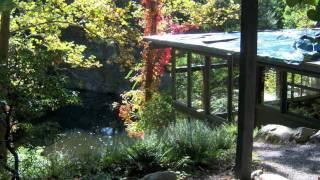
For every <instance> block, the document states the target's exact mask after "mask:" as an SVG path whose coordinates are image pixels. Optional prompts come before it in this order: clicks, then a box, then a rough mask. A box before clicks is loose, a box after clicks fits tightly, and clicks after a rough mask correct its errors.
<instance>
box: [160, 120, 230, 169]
mask: <svg viewBox="0 0 320 180" xmlns="http://www.w3.org/2000/svg"><path fill="white" fill-rule="evenodd" d="M233 127H234V126H233V125H222V126H220V127H216V128H214V129H213V128H210V126H209V125H208V124H206V123H204V122H201V121H196V120H192V121H187V120H182V121H179V122H177V123H176V124H175V125H171V126H170V127H169V128H168V129H167V130H166V131H165V134H164V138H163V139H165V141H164V144H165V145H166V147H167V149H170V148H171V150H170V153H168V154H167V155H166V156H167V158H166V160H167V163H172V164H175V165H174V166H175V167H177V168H179V166H188V165H200V166H210V165H212V164H213V162H215V161H217V160H222V159H221V158H219V157H220V155H221V153H222V154H223V153H227V154H228V155H227V156H226V157H228V156H229V155H230V154H229V153H230V152H232V151H228V150H232V149H234V147H235V139H236V136H235V133H233V131H234V128H233ZM181 162H183V163H181Z"/></svg>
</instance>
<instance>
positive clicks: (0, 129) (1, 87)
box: [0, 11, 10, 161]
mask: <svg viewBox="0 0 320 180" xmlns="http://www.w3.org/2000/svg"><path fill="white" fill-rule="evenodd" d="M9 31H10V11H4V12H2V13H1V29H0V76H1V80H0V91H2V92H4V96H7V95H8V94H7V93H8V86H9V82H8V81H9V79H8V78H9V76H8V69H7V64H8V51H9V37H10V33H9ZM0 121H1V123H0V156H2V158H3V159H4V161H5V160H6V156H7V147H6V143H5V140H6V134H7V127H6V124H7V123H6V122H5V121H4V119H1V120H0ZM0 160H1V159H0Z"/></svg>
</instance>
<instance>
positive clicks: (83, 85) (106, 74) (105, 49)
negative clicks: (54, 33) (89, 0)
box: [62, 26, 130, 94]
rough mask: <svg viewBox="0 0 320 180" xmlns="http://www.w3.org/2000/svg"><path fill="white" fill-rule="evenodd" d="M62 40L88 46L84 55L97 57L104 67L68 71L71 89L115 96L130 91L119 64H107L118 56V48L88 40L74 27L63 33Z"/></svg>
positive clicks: (82, 31)
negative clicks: (110, 59)
mask: <svg viewBox="0 0 320 180" xmlns="http://www.w3.org/2000/svg"><path fill="white" fill-rule="evenodd" d="M62 39H63V40H66V41H73V42H74V43H76V44H81V45H86V46H87V49H86V51H85V54H84V55H85V56H87V57H88V56H90V55H95V56H96V57H97V58H98V59H99V60H100V63H101V64H102V65H103V67H101V68H90V69H85V68H75V69H66V70H65V71H64V72H65V73H66V75H67V76H68V77H70V81H71V85H70V88H72V89H81V90H88V91H94V92H98V93H114V94H119V93H121V92H122V91H123V90H127V89H129V87H130V86H129V82H128V81H127V80H125V76H126V74H127V73H126V72H122V71H121V70H120V67H119V65H118V64H116V63H114V64H108V63H107V60H108V59H109V58H110V57H113V56H116V53H117V52H116V48H115V47H114V46H112V45H111V44H110V43H108V42H103V41H101V40H91V39H88V38H87V37H86V33H85V32H84V30H82V29H81V28H79V27H74V26H71V27H69V28H67V29H66V30H64V31H63V33H62Z"/></svg>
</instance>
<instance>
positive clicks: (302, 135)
mask: <svg viewBox="0 0 320 180" xmlns="http://www.w3.org/2000/svg"><path fill="white" fill-rule="evenodd" d="M314 133H316V130H315V129H311V128H306V127H300V128H297V129H296V130H295V133H294V135H293V137H294V140H295V141H296V142H297V143H306V142H307V141H308V140H309V139H310V137H311V136H312V135H313V134H314Z"/></svg>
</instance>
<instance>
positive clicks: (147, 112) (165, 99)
mask: <svg viewBox="0 0 320 180" xmlns="http://www.w3.org/2000/svg"><path fill="white" fill-rule="evenodd" d="M171 122H172V99H171V97H169V96H167V95H162V94H158V93H155V94H154V95H153V96H152V99H151V100H150V101H148V102H147V103H146V105H145V107H144V109H143V111H142V114H141V116H140V122H139V123H140V125H141V126H142V128H143V129H144V130H153V129H156V130H158V129H161V128H164V127H167V126H168V125H169V124H170V123H171Z"/></svg>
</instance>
